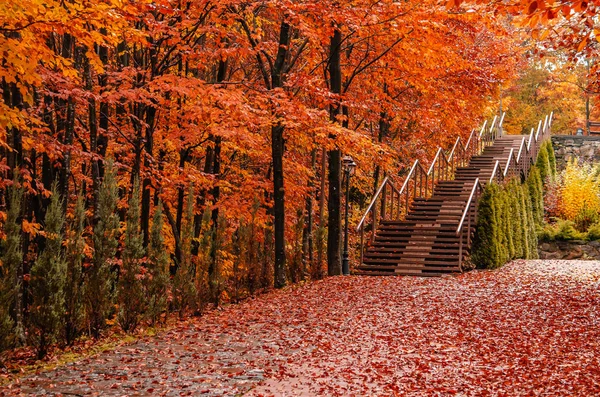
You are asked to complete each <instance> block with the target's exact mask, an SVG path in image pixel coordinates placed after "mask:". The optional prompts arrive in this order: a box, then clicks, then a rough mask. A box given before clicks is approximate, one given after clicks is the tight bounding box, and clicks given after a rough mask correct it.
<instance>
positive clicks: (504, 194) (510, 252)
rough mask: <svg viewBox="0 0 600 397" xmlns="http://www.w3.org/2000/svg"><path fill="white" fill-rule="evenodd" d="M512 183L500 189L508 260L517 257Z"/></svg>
mask: <svg viewBox="0 0 600 397" xmlns="http://www.w3.org/2000/svg"><path fill="white" fill-rule="evenodd" d="M511 191H512V189H511V185H510V184H508V185H505V186H503V187H501V189H500V197H499V200H500V204H501V206H502V210H501V211H502V212H501V214H502V232H503V234H504V237H505V239H506V260H505V261H508V260H510V259H513V258H514V257H515V241H514V235H513V226H512V222H513V219H514V214H513V213H512V210H513V209H512V208H511V205H510V204H511V198H510V194H511Z"/></svg>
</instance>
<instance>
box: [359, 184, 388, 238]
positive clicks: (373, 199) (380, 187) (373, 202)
mask: <svg viewBox="0 0 600 397" xmlns="http://www.w3.org/2000/svg"><path fill="white" fill-rule="evenodd" d="M389 179H390V178H389V177H387V176H386V177H385V178H384V179H383V182H381V186H379V189H377V192H376V193H375V195H374V196H373V198H372V199H371V203H370V204H369V206H368V207H367V210H366V211H365V214H364V215H363V217H362V218H361V220H360V222H359V223H358V227H357V228H356V231H357V232H358V231H359V230H360V228H361V227H362V225H363V223H364V222H365V219H367V215H368V214H369V212H370V211H371V209H372V208H373V206H374V205H375V203H376V202H377V199H378V198H379V195H380V194H381V191H382V190H383V188H384V187H385V184H386V183H387V182H388V181H389Z"/></svg>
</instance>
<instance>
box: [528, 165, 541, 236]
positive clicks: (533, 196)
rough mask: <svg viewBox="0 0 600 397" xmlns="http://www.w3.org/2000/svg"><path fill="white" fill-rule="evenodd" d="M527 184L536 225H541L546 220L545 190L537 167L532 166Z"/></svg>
mask: <svg viewBox="0 0 600 397" xmlns="http://www.w3.org/2000/svg"><path fill="white" fill-rule="evenodd" d="M527 186H528V188H529V200H530V201H529V202H530V203H531V204H530V205H531V210H532V214H533V219H534V222H535V224H536V225H541V224H542V222H543V220H544V191H543V186H542V179H541V176H540V171H539V169H538V168H537V167H531V170H530V171H529V176H528V177H527Z"/></svg>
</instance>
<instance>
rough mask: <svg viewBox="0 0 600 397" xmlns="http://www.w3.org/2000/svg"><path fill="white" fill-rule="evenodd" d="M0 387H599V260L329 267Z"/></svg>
mask: <svg viewBox="0 0 600 397" xmlns="http://www.w3.org/2000/svg"><path fill="white" fill-rule="evenodd" d="M0 395H7V396H14V395H15V396H16V395H48V396H57V395H66V396H73V395H76V396H77V395H86V396H87V395H99V396H123V395H128V396H129V395H138V396H154V395H157V396H158V395H169V396H179V395H207V396H241V395H243V396H252V397H258V396H269V395H275V396H297V395H306V396H324V395H331V396H393V395H398V396H446V395H461V396H485V395H493V396H504V395H510V396H525V395H527V396H530V395H547V396H558V395H564V396H566V395H569V396H592V395H600V262H591V261H590V262H584V261H569V262H567V261H516V262H513V263H511V264H509V265H507V266H505V267H504V268H502V269H500V270H497V271H473V272H470V273H466V274H462V275H459V276H448V277H442V278H436V279H423V278H410V277H388V278H384V277H371V278H369V277H354V276H351V277H334V278H329V279H326V280H324V281H319V282H314V283H307V284H305V285H301V286H295V287H290V288H287V289H284V290H280V291H274V292H271V293H267V294H264V295H262V296H259V297H257V298H254V299H251V300H248V301H245V302H243V303H241V304H239V305H231V306H228V307H226V308H224V309H223V310H219V311H213V312H211V313H208V314H207V315H205V316H204V317H202V318H199V319H196V320H193V321H190V322H187V323H182V324H181V325H179V326H177V327H175V328H173V329H171V330H169V331H167V332H165V333H162V334H159V335H157V336H154V337H145V338H142V339H140V340H139V341H137V342H135V343H133V344H131V345H128V346H121V347H117V348H115V349H114V350H111V351H106V352H103V353H100V354H98V355H96V356H93V357H90V358H86V359H83V360H82V361H79V362H76V363H73V364H68V365H64V366H60V367H58V368H56V369H54V370H51V371H46V372H39V373H36V374H31V375H27V376H25V377H22V378H20V379H18V380H17V381H15V382H13V383H11V384H8V385H4V386H2V387H0Z"/></svg>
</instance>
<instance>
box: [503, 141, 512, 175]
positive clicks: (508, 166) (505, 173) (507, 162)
mask: <svg viewBox="0 0 600 397" xmlns="http://www.w3.org/2000/svg"><path fill="white" fill-rule="evenodd" d="M514 152H515V149H514V148H510V153H508V159H507V160H506V167H504V172H503V173H502V177H504V178H506V176H507V175H508V170H509V168H510V161H511V160H512V159H513V153H514Z"/></svg>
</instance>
